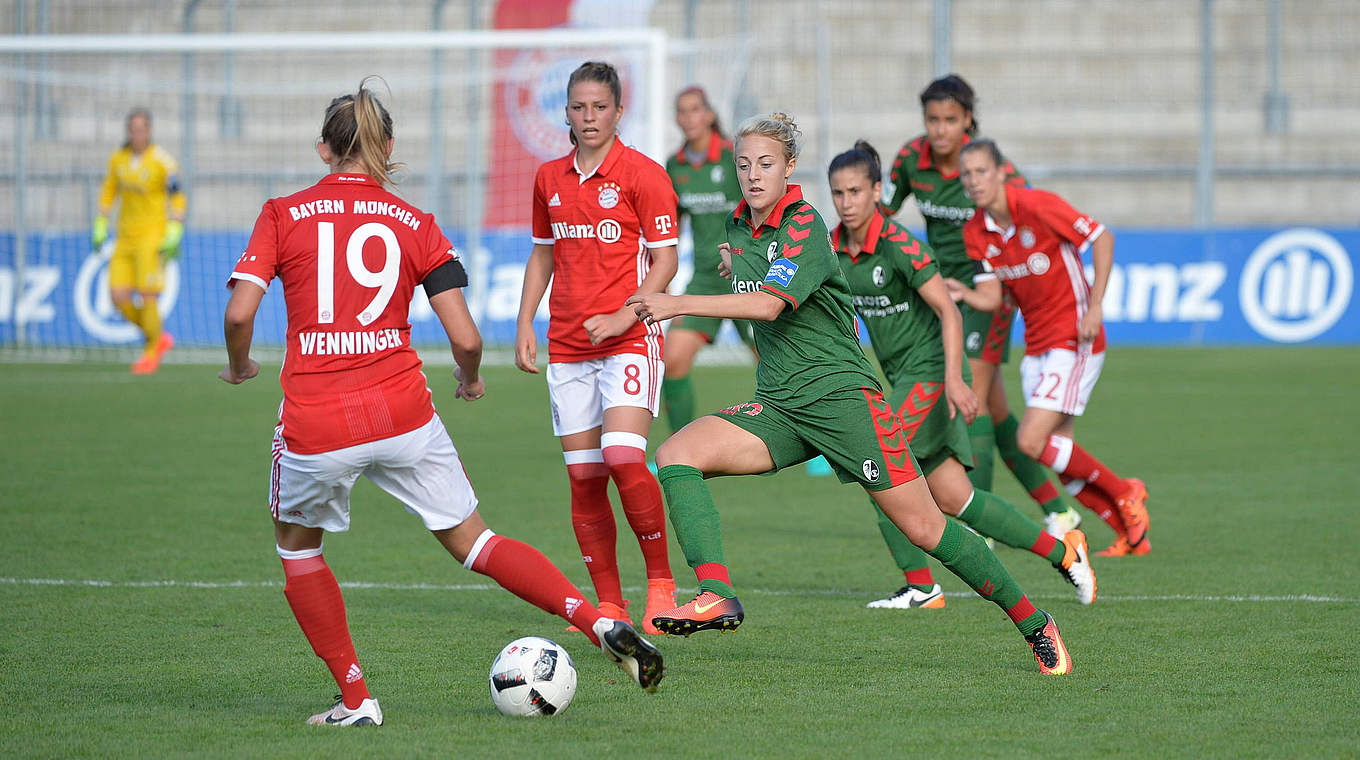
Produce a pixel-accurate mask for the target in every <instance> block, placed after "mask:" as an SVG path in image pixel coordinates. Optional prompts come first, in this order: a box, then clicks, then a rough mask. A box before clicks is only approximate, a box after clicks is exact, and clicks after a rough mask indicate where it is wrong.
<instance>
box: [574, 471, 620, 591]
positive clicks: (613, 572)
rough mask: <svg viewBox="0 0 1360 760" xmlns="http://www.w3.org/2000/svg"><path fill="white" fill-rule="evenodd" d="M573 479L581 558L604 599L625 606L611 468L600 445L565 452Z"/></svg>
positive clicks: (576, 530)
mask: <svg viewBox="0 0 1360 760" xmlns="http://www.w3.org/2000/svg"><path fill="white" fill-rule="evenodd" d="M563 457H564V458H565V459H566V462H567V478H568V479H569V480H570V482H571V527H572V530H574V531H575V532H576V543H577V545H578V546H580V547H581V560H582V561H584V562H585V563H586V570H588V571H590V582H591V584H592V585H593V586H595V593H596V595H597V596H598V597H599V601H601V602H610V603H613V604H617V605H618V606H620V607H622V606H623V589H622V588H620V586H619V562H618V553H617V548H616V544H617V540H618V535H617V532H616V529H615V528H614V510H613V508H612V507H610V505H609V468H608V467H607V466H606V465H605V463H604V455H603V454H602V453H601V452H600V450H599V449H583V450H580V451H566V452H563Z"/></svg>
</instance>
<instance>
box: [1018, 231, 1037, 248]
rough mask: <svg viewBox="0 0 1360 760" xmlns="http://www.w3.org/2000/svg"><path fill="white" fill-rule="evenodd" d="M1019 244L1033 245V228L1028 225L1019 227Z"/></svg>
mask: <svg viewBox="0 0 1360 760" xmlns="http://www.w3.org/2000/svg"><path fill="white" fill-rule="evenodd" d="M1020 245H1023V246H1024V247H1026V248H1033V247H1034V230H1032V229H1030V228H1028V227H1021V228H1020Z"/></svg>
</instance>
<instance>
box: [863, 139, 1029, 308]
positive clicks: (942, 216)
mask: <svg viewBox="0 0 1360 760" xmlns="http://www.w3.org/2000/svg"><path fill="white" fill-rule="evenodd" d="M963 142H964V144H965V145H966V144H968V142H969V138H968V136H967V135H964V136H963ZM1005 169H1006V182H1007V184H1010V185H1014V186H1016V187H1024V186H1026V184H1028V183H1027V182H1026V181H1025V178H1024V176H1023V175H1021V174H1020V172H1018V171H1016V169H1015V167H1014V166H1012V165H1011V163H1010V162H1009V161H1007V162H1006V167H1005ZM888 177H889V179H890V180H891V181H892V184H893V193H892V199H891V200H889V201H888V202H887V204H886V205H887V207H888V212H889V213H891V214H896V213H897V212H898V211H900V210H901V209H902V204H903V203H904V202H906V200H907V196H908V195H914V196H916V205H917V207H918V208H919V209H920V210H921V216H923V217H925V220H926V239H927V240H929V241H930V245H931V247H932V248H933V249H934V250H935V258H936V260H937V261H938V262H939V265H940V274H941V275H942V276H944V277H951V278H953V279H956V280H959V281H960V282H965V283H971V282H972V281H973V279H972V278H973V265H972V262H971V261H969V259H968V254H967V252H965V251H964V246H963V225H964V223H965V222H967V221H968V220H969V219H972V218H973V212H974V210H975V208H976V207H975V206H974V205H973V201H972V199H971V198H969V197H968V193H967V192H965V191H964V189H963V183H962V182H960V181H959V172H958V169H957V168H955V170H954V171H953V172H951V173H949V174H944V173H942V172H941V171H940V169H939V167H937V166H936V165H935V156H934V154H932V153H931V152H930V141H929V140H927V139H926V136H925V135H921V136H920V137H917V138H916V139H914V140H912V141H910V142H908V143H907V144H906V145H903V146H902V150H900V151H898V152H897V157H896V158H894V159H893V163H892V171H891V172H889V175H888Z"/></svg>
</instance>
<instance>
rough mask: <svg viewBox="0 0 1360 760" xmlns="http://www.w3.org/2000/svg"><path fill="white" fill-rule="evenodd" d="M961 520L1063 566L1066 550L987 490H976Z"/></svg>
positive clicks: (961, 514)
mask: <svg viewBox="0 0 1360 760" xmlns="http://www.w3.org/2000/svg"><path fill="white" fill-rule="evenodd" d="M958 519H960V520H962V521H964V522H965V523H968V525H969V526H971V527H972V528H973V530H976V531H977V532H978V533H981V534H982V535H984V536H991V537H992V538H995V539H996V540H997V541H1000V542H1001V543H1003V544H1005V545H1006V546H1009V547H1012V548H1015V549H1024V550H1025V551H1029V552H1034V553H1035V554H1038V555H1039V556H1041V557H1044V558H1045V559H1047V560H1048V561H1049V562H1051V563H1052V564H1055V565H1057V564H1061V563H1062V559H1063V554H1064V553H1065V552H1066V551H1067V550H1066V548H1065V547H1064V545H1063V544H1061V543H1058V542H1056V541H1055V540H1053V537H1052V536H1049V535H1048V534H1047V533H1044V531H1043V529H1042V528H1040V527H1039V524H1038V523H1036V522H1034V521H1033V520H1031V519H1029V518H1028V517H1025V516H1024V515H1023V514H1021V513H1020V510H1018V509H1016V508H1015V506H1014V505H1012V504H1011V503H1010V502H1008V501H1006V500H1005V499H1002V498H1001V497H1000V496H997V495H996V494H992V493H988V492H987V491H982V490H977V489H974V491H973V500H972V501H970V502H969V503H968V506H966V507H964V509H963V512H961V513H960V514H959V518H958ZM1045 539H1047V540H1045Z"/></svg>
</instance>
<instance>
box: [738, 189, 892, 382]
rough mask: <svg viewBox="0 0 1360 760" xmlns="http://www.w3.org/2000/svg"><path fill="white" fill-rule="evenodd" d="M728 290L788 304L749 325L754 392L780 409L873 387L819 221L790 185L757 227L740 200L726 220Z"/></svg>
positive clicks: (836, 265)
mask: <svg viewBox="0 0 1360 760" xmlns="http://www.w3.org/2000/svg"><path fill="white" fill-rule="evenodd" d="M727 242H728V244H729V245H730V246H731V248H732V283H731V289H732V292H733V293H754V292H757V291H760V292H765V293H769V294H771V295H773V296H775V297H777V298H779V299H781V300H783V301H785V302H787V304H788V306H787V307H786V308H785V309H784V311H783V312H781V313H780V314H779V316H778V317H776V318H775V319H774V320H773V321H770V322H762V321H755V322H753V323H752V325H753V327H754V331H755V341H756V351H757V352H758V353H759V355H760V361H759V362H758V363H757V365H756V394H757V396H762V397H764V398H768V399H770V400H771V401H774V402H776V403H779V404H782V405H784V406H786V407H799V406H804V405H806V404H810V403H813V402H815V401H817V400H818V399H820V398H822V397H824V396H826V395H827V394H828V393H830V392H832V391H835V390H838V389H843V388H860V387H862V386H867V387H869V388H873V389H879V388H880V386H879V383H878V379H877V378H876V377H875V375H874V370H873V367H872V366H871V365H870V364H869V360H868V359H867V358H865V356H864V351H863V350H862V349H861V348H860V345H859V338H858V336H857V335H856V333H855V313H854V308H853V307H852V306H851V302H850V286H849V284H848V283H846V281H845V275H844V274H842V273H841V268H840V264H839V262H838V261H837V260H836V253H835V251H833V250H832V248H831V236H830V235H828V234H827V230H826V223H825V222H823V221H822V217H821V215H819V214H818V213H817V211H816V209H814V208H813V207H812V205H811V204H809V203H808V202H807V201H805V200H803V191H802V188H800V187H799V186H798V185H789V187H788V190H787V192H785V194H784V197H782V198H780V199H779V202H778V203H776V204H775V206H774V208H773V209H772V210H771V211H770V215H769V217H768V218H766V220H765V221H764V222H763V223H761V225H760V226H759V227H754V228H753V227H752V226H751V214H750V209H749V208H748V207H747V205H746V201H744V200H743V201H742V202H741V203H740V204H739V205H738V206H737V208H736V211H734V212H733V213H732V215H731V216H730V217H729V218H728V220H727Z"/></svg>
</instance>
